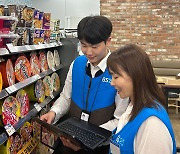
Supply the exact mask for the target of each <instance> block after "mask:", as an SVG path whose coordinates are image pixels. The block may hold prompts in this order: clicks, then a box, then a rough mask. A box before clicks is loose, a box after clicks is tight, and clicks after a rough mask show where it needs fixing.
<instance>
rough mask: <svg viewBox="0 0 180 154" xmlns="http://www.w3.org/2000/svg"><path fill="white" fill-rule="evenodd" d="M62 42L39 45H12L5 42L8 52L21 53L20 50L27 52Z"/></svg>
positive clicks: (58, 44)
mask: <svg viewBox="0 0 180 154" xmlns="http://www.w3.org/2000/svg"><path fill="white" fill-rule="evenodd" d="M62 45H63V44H62V43H61V42H53V43H49V44H39V45H25V46H13V45H12V44H7V47H8V50H9V52H10V53H21V52H29V51H34V50H42V49H48V48H53V47H59V46H62Z"/></svg>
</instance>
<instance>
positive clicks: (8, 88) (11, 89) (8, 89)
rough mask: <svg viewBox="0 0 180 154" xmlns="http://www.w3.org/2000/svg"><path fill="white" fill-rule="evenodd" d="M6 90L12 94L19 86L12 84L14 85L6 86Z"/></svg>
mask: <svg viewBox="0 0 180 154" xmlns="http://www.w3.org/2000/svg"><path fill="white" fill-rule="evenodd" d="M6 91H7V92H8V93H9V94H11V93H13V92H15V91H17V88H16V87H15V85H12V86H10V87H7V88H6Z"/></svg>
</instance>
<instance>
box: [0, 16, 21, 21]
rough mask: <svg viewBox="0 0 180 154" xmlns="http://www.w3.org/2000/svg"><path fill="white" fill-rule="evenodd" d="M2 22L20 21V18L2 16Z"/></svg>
mask: <svg viewBox="0 0 180 154" xmlns="http://www.w3.org/2000/svg"><path fill="white" fill-rule="evenodd" d="M0 20H14V21H18V18H16V17H12V16H0Z"/></svg>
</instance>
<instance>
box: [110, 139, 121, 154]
mask: <svg viewBox="0 0 180 154" xmlns="http://www.w3.org/2000/svg"><path fill="white" fill-rule="evenodd" d="M110 150H111V153H112V154H120V148H119V147H117V146H116V145H114V144H113V143H111V142H110Z"/></svg>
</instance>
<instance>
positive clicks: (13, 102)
mask: <svg viewBox="0 0 180 154" xmlns="http://www.w3.org/2000/svg"><path fill="white" fill-rule="evenodd" d="M20 117H21V104H20V103H19V102H18V101H17V99H16V98H15V97H13V96H9V97H7V98H6V99H5V100H4V103H3V105H2V119H3V124H4V125H7V124H11V125H15V124H16V123H17V122H18V120H19V118H20Z"/></svg>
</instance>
